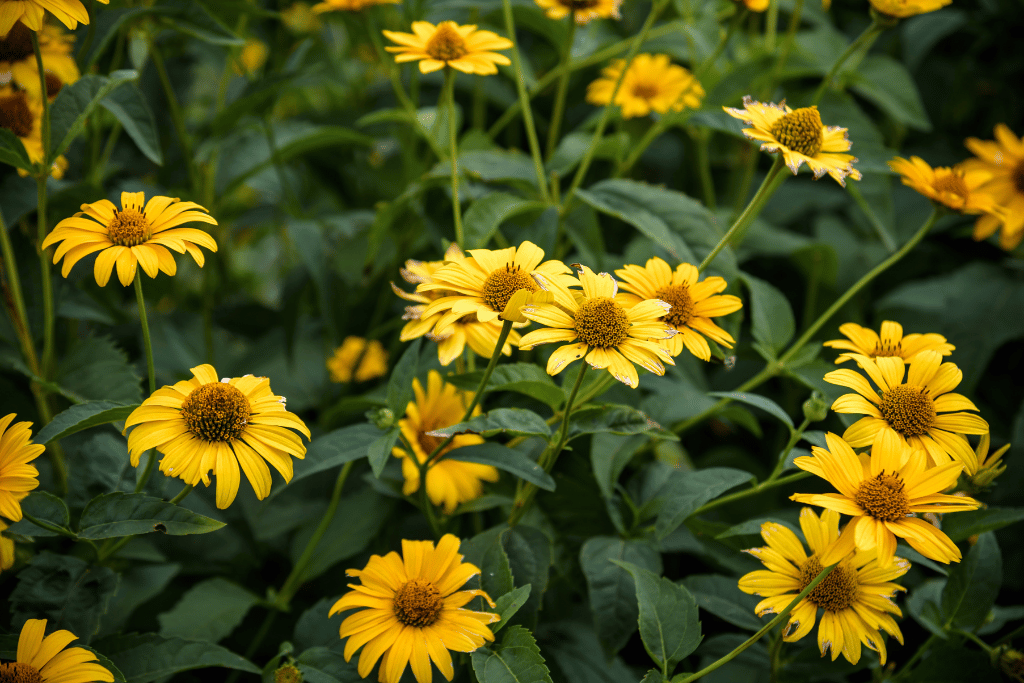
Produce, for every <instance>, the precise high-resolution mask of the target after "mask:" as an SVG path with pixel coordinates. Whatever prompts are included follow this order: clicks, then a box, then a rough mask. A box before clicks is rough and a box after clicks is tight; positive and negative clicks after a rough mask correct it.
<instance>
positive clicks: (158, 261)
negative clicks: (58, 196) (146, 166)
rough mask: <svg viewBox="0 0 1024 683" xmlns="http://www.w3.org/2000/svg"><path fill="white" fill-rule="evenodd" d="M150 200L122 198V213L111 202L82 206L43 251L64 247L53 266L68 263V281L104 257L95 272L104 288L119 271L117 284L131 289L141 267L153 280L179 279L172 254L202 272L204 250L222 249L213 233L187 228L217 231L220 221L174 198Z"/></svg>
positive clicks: (131, 196) (51, 236)
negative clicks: (87, 261)
mask: <svg viewBox="0 0 1024 683" xmlns="http://www.w3.org/2000/svg"><path fill="white" fill-rule="evenodd" d="M145 199H146V196H145V193H143V192H122V193H121V209H120V210H119V209H118V208H117V207H116V206H114V204H113V202H110V201H109V200H106V199H101V200H100V201H98V202H93V203H92V204H82V210H81V212H79V213H76V214H75V215H74V216H72V217H71V218H65V219H64V220H62V221H61V222H60V223H58V224H57V227H55V228H54V229H53V232H51V233H50V234H49V235H47V236H46V239H45V240H43V249H46V248H47V247H49V246H52V245H54V244H56V243H58V242H61V245H60V246H59V247H57V250H56V251H55V252H54V254H53V262H54V263H57V262H58V261H60V260H61V259H62V258H63V259H64V266H63V267H62V268H61V275H63V276H64V277H67V276H68V273H70V272H71V268H72V266H74V265H75V264H76V263H78V262H79V261H80V260H82V259H83V258H85V257H86V256H88V255H89V254H92V253H93V252H97V251H98V252H100V253H99V255H98V256H97V257H96V263H95V265H94V266H93V274H94V275H95V277H96V284H98V285H99V286H100V287H104V286H106V284H107V282H108V281H109V280H110V274H111V273H112V272H113V269H114V266H115V265H116V266H117V277H118V279H119V280H120V281H121V284H122V285H124V286H125V287H127V286H128V285H130V284H131V283H132V281H133V280H134V279H135V271H136V270H137V269H138V267H139V266H140V265H141V266H142V270H143V272H145V273H146V275H148V276H150V277H153V278H155V277H156V275H157V273H158V272H160V271H163V272H165V273H167V274H168V275H174V274H175V273H176V272H177V270H178V267H177V264H176V263H175V262H174V257H173V256H172V255H171V252H170V251H168V249H173V250H174V251H176V252H178V253H179V254H184V253H185V252H186V251H187V252H188V253H189V254H191V255H192V258H194V259H195V261H196V263H197V264H198V265H199V266H200V267H202V265H203V263H205V262H206V257H205V256H203V252H202V251H200V250H199V247H205V248H207V249H209V250H210V251H217V243H216V242H215V241H214V239H213V238H212V237H210V235H209V234H208V233H206V232H203V231H202V230H198V229H196V228H186V227H182V226H183V225H185V224H186V223H210V224H213V225H216V224H217V220H216V219H215V218H214V217H213V216H211V215H210V214H208V213H206V209H204V208H203V207H201V206H199V205H198V204H195V203H193V202H182V201H180V200H178V199H172V198H171V197H160V196H156V197H152V198H150V200H149V202H146V201H145Z"/></svg>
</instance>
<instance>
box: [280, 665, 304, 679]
mask: <svg viewBox="0 0 1024 683" xmlns="http://www.w3.org/2000/svg"><path fill="white" fill-rule="evenodd" d="M274 683H302V672H301V671H299V670H298V669H297V668H295V667H294V666H292V665H291V664H285V665H284V666H282V667H281V668H280V669H278V670H277V671H275V672H274Z"/></svg>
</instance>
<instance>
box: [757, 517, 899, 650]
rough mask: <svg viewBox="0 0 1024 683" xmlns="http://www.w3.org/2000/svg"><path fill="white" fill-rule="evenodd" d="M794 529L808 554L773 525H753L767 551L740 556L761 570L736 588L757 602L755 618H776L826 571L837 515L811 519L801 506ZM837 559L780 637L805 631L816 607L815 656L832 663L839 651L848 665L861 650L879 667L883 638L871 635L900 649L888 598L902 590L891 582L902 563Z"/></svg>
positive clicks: (789, 638)
mask: <svg viewBox="0 0 1024 683" xmlns="http://www.w3.org/2000/svg"><path fill="white" fill-rule="evenodd" d="M800 530H801V531H802V532H803V535H804V539H805V540H806V541H807V547H808V549H809V550H810V553H808V552H807V551H805V550H804V546H803V544H802V543H801V542H800V539H799V538H797V536H796V534H794V533H793V532H792V531H790V530H789V529H788V528H787V527H785V526H783V525H781V524H777V523H775V522H765V523H764V524H762V525H761V538H763V539H764V541H765V543H767V544H768V545H767V546H766V547H762V548H751V549H750V550H747V551H746V552H748V553H750V554H751V555H753V556H754V557H756V558H757V559H759V560H760V561H761V562H762V563H763V564H764V566H765V567H767V569H761V570H758V571H753V572H750V573H749V574H747V575H745V576H744V577H743V578H741V579H740V582H739V587H740V590H741V591H743V592H744V593H750V594H752V595H760V596H761V597H763V598H764V600H762V601H761V602H759V603H758V604H757V607H756V608H755V611H756V613H757V616H759V617H761V616H764V615H766V614H778V613H779V612H782V610H784V609H785V608H786V607H787V606H788V605H789V603H791V602H793V600H794V599H795V598H796V596H797V595H798V594H799V593H800V592H801V591H803V589H805V588H807V586H808V584H810V583H811V581H813V580H814V577H816V576H817V575H818V574H819V573H821V570H822V569H823V567H824V566H827V565H824V564H823V563H822V561H821V556H822V555H823V554H824V553H825V551H826V550H827V549H829V548H830V546H832V545H834V544H835V543H836V540H837V539H838V538H839V514H838V513H836V512H833V511H832V510H824V511H823V512H822V513H821V518H820V519H819V518H818V516H817V515H816V514H814V511H813V510H811V509H810V508H804V509H803V510H801V511H800ZM837 561H838V562H839V564H838V565H837V566H836V568H835V569H833V570H832V571H831V572H830V573H829V575H828V576H826V577H825V578H824V579H823V580H822V582H821V583H819V584H818V585H817V586H816V587H815V588H813V589H812V590H811V592H810V593H808V595H807V597H806V598H804V599H803V600H801V601H800V602H799V603H797V606H796V607H794V608H793V611H792V612H790V614H789V622H788V623H787V624H786V627H785V628H784V629H783V631H782V639H783V640H784V641H786V642H787V643H792V642H795V641H797V640H800V639H801V638H803V637H804V636H806V635H807V634H808V633H810V632H811V631H812V630H813V629H814V622H815V620H816V619H817V615H818V610H819V609H820V610H821V625H820V626H818V649H819V650H820V651H821V656H822V657H824V656H825V654H826V653H827V652H829V650H831V652H832V661H835V660H836V659H837V658H838V657H839V655H840V653H842V655H843V656H844V657H845V658H846V659H847V660H848V661H849V662H850V663H852V664H856V663H857V662H858V661H860V656H861V647H862V646H863V647H866V648H868V649H869V650H874V651H875V652H877V653H878V657H879V659H880V660H881V663H882V664H883V665H884V664H885V659H886V650H885V640H884V639H883V638H882V636H881V634H880V633H879V631H880V630H882V631H885V632H886V633H888V634H889V635H891V636H892V637H893V638H895V639H896V640H897V641H899V643H900V644H901V645H902V644H903V634H902V633H901V632H900V627H899V626H898V625H897V624H896V620H895V619H893V617H892V615H894V614H895V615H896V616H903V614H902V612H900V608H899V607H897V606H896V605H895V603H893V601H892V598H893V597H894V596H895V595H896V592H897V591H902V590H906V589H905V588H903V586H900V585H899V584H896V583H892V581H893V579H897V578H899V577H901V576H903V575H904V574H906V573H907V572H908V571H909V570H910V563H909V562H907V561H906V560H904V559H903V558H902V557H897V558H895V561H894V562H892V563H890V564H889V565H888V566H882V565H881V564H879V562H878V560H877V559H876V558H875V556H874V554H873V553H865V552H859V551H858V552H850V553H847V554H846V555H845V556H843V557H841V558H838V560H837Z"/></svg>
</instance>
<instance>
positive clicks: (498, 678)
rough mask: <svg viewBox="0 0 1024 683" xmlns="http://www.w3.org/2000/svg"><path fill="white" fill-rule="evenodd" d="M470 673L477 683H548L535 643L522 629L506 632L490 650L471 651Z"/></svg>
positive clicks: (512, 628) (541, 658) (517, 627)
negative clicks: (473, 674)
mask: <svg viewBox="0 0 1024 683" xmlns="http://www.w3.org/2000/svg"><path fill="white" fill-rule="evenodd" d="M473 671H474V673H476V677H477V679H478V680H479V681H480V683H551V672H549V671H548V667H547V666H546V665H545V664H544V658H543V657H542V656H541V654H540V648H539V647H537V641H536V640H534V638H533V634H531V633H530V632H529V631H528V630H527V629H525V628H523V627H522V626H512V627H510V628H509V629H508V630H507V631H505V636H504V637H503V638H502V639H501V645H499V646H497V647H495V648H494V649H493V650H491V651H489V652H488V651H486V650H477V651H476V652H474V653H473Z"/></svg>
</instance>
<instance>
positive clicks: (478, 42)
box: [384, 21, 512, 76]
mask: <svg viewBox="0 0 1024 683" xmlns="http://www.w3.org/2000/svg"><path fill="white" fill-rule="evenodd" d="M384 36H385V37H386V38H387V39H388V40H390V41H392V42H395V43H398V45H399V47H388V48H385V49H387V51H388V52H395V53H397V54H396V56H395V61H396V62H398V63H399V64H401V63H403V62H417V61H418V62H419V63H420V72H422V73H425V74H429V73H431V72H432V71H439V70H441V69H443V68H444V67H446V66H450V67H451V68H453V69H455V70H457V71H462V72H464V73H467V74H477V75H479V76H489V75H491V74H496V73H498V67H497V66H495V65H496V64H501V65H503V66H508V65H509V64H511V63H512V62H511V61H510V60H509V58H508V57H506V56H505V55H503V54H498V53H497V52H494V51H493V50H507V49H508V48H510V47H512V41H511V40H509V39H508V38H502V37H501V36H499V35H498V34H497V33H494V32H492V31H480V30H477V28H476V25H475V24H467V25H465V26H460V25H458V24H456V23H455V22H454V21H442V22H441V23H440V24H438V25H437V26H434V25H433V24H431V23H430V22H429V21H414V22H412V33H398V32H396V31H384Z"/></svg>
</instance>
